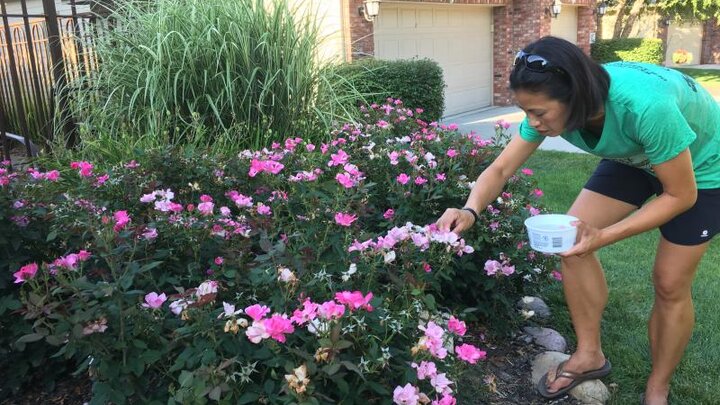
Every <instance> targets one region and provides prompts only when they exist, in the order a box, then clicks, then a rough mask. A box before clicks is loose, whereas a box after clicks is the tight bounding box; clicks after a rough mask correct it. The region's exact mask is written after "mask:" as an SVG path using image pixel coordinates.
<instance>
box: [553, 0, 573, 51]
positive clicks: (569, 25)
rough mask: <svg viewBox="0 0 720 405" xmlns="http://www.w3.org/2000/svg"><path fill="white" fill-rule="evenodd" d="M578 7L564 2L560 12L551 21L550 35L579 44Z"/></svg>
mask: <svg viewBox="0 0 720 405" xmlns="http://www.w3.org/2000/svg"><path fill="white" fill-rule="evenodd" d="M577 14H578V13H577V7H573V6H570V5H568V4H563V6H562V8H561V9H560V14H558V16H557V18H553V19H552V22H550V35H553V36H556V37H560V38H563V39H566V40H568V41H570V42H572V43H573V44H577V32H578V17H577Z"/></svg>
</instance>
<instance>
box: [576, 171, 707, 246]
mask: <svg viewBox="0 0 720 405" xmlns="http://www.w3.org/2000/svg"><path fill="white" fill-rule="evenodd" d="M585 188H586V189H588V190H592V191H595V192H596V193H600V194H602V195H605V196H608V197H610V198H614V199H616V200H620V201H624V202H626V203H629V204H633V205H635V206H637V207H638V208H640V207H641V206H642V205H643V204H644V203H645V201H647V200H648V199H649V198H650V197H651V196H652V195H653V194H654V195H660V194H662V192H663V188H662V184H661V183H660V181H659V180H658V179H657V178H656V177H655V176H653V175H652V174H650V173H648V172H646V171H645V170H642V169H638V168H635V167H632V166H628V165H624V164H622V163H618V162H615V161H612V160H608V159H603V160H601V161H600V164H598V167H597V169H595V173H593V175H592V176H590V179H589V180H588V181H587V183H586V184H585ZM718 232H720V188H713V189H703V190H698V196H697V202H696V203H695V205H694V206H693V207H692V208H690V209H689V210H687V211H685V212H683V213H682V214H680V215H678V216H676V217H675V218H673V219H671V220H670V221H669V222H668V223H666V224H665V225H662V226H660V233H661V234H662V236H663V237H664V238H665V239H667V240H668V241H670V242H672V243H676V244H678V245H686V246H693V245H700V244H702V243H705V242H707V241H709V240H710V239H712V237H713V236H715V234H717V233H718Z"/></svg>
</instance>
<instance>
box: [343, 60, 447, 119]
mask: <svg viewBox="0 0 720 405" xmlns="http://www.w3.org/2000/svg"><path fill="white" fill-rule="evenodd" d="M338 73H339V74H340V75H341V76H343V77H345V78H347V79H348V81H349V82H350V83H352V87H353V88H356V89H357V90H358V91H360V92H361V93H363V94H364V95H365V98H366V99H367V100H368V101H369V102H374V103H377V104H383V103H385V102H386V100H387V99H388V98H392V99H400V100H403V102H404V103H405V105H406V106H407V107H410V108H417V107H423V108H424V109H425V111H424V116H425V117H426V118H427V119H428V120H431V121H437V120H439V119H440V118H441V117H442V115H443V110H444V109H445V96H444V92H445V81H444V79H443V71H442V68H441V67H440V66H439V65H438V64H437V62H435V61H432V60H430V59H420V60H396V61H388V60H378V59H373V58H364V59H360V60H359V61H357V62H353V63H348V64H344V65H341V66H340V67H339V68H338Z"/></svg>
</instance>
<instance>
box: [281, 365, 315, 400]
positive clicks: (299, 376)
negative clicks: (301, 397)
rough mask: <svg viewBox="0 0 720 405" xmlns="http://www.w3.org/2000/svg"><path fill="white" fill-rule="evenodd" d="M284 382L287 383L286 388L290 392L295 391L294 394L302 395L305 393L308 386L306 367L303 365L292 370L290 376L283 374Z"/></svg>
mask: <svg viewBox="0 0 720 405" xmlns="http://www.w3.org/2000/svg"><path fill="white" fill-rule="evenodd" d="M285 381H287V383H288V386H289V387H290V389H291V390H293V391H295V393H297V394H302V393H303V392H305V390H307V386H308V384H310V379H308V372H307V366H305V364H303V365H302V366H300V367H298V368H295V369H293V373H292V374H285Z"/></svg>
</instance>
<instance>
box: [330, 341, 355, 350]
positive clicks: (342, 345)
mask: <svg viewBox="0 0 720 405" xmlns="http://www.w3.org/2000/svg"><path fill="white" fill-rule="evenodd" d="M352 345H353V343H352V342H351V341H349V340H340V341H338V342H337V343H335V345H334V346H335V348H336V349H338V350H342V349H347V348H348V347H351V346H352Z"/></svg>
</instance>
